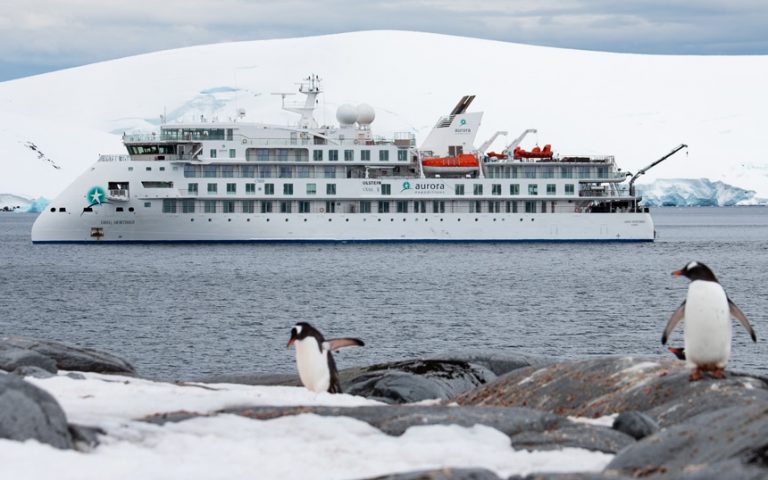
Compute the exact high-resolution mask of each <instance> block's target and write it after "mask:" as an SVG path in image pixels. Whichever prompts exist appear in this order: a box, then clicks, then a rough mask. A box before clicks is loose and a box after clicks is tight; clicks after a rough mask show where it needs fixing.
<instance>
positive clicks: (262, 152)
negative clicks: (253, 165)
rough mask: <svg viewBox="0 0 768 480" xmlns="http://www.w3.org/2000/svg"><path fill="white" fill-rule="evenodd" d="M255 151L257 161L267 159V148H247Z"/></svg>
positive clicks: (249, 150)
mask: <svg viewBox="0 0 768 480" xmlns="http://www.w3.org/2000/svg"><path fill="white" fill-rule="evenodd" d="M252 151H255V156H256V161H257V162H266V161H267V160H269V150H268V149H266V148H249V149H248V152H252Z"/></svg>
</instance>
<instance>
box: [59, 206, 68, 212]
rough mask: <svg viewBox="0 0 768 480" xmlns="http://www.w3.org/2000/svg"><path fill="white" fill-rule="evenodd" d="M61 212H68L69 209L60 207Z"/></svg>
mask: <svg viewBox="0 0 768 480" xmlns="http://www.w3.org/2000/svg"><path fill="white" fill-rule="evenodd" d="M59 211H60V212H66V211H67V209H66V208H65V207H59Z"/></svg>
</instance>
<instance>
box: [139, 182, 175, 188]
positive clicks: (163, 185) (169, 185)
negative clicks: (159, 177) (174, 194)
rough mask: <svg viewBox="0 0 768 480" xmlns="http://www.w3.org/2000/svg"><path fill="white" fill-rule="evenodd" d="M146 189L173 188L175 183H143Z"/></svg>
mask: <svg viewBox="0 0 768 480" xmlns="http://www.w3.org/2000/svg"><path fill="white" fill-rule="evenodd" d="M141 186H142V187H144V188H172V187H173V182H141Z"/></svg>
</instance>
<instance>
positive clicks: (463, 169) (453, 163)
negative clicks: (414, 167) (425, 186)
mask: <svg viewBox="0 0 768 480" xmlns="http://www.w3.org/2000/svg"><path fill="white" fill-rule="evenodd" d="M421 165H422V167H423V168H424V172H425V173H470V172H474V171H476V170H477V169H478V168H479V167H480V162H479V161H478V160H477V157H476V156H475V155H473V154H471V153H461V154H459V155H457V156H455V157H434V158H425V159H424V160H422V162H421Z"/></svg>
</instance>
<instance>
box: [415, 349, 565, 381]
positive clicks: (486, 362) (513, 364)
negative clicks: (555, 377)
mask: <svg viewBox="0 0 768 480" xmlns="http://www.w3.org/2000/svg"><path fill="white" fill-rule="evenodd" d="M428 360H457V361H460V362H466V363H471V364H473V365H479V366H481V367H485V368H487V369H488V370H490V371H492V372H493V373H494V374H495V375H496V376H501V375H504V374H505V373H509V372H511V371H513V370H518V369H520V368H525V367H532V366H536V367H542V366H544V365H550V364H552V363H555V361H556V359H554V358H549V357H547V358H545V357H536V356H533V355H522V354H508V353H487V352H446V353H442V354H440V355H436V356H433V357H429V358H428Z"/></svg>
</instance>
